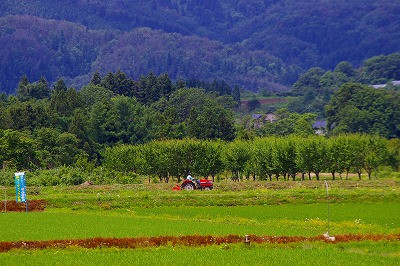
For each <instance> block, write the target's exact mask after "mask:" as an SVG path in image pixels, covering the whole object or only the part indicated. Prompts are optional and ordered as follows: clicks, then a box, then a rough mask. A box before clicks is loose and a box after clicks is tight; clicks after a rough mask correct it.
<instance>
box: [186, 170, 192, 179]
mask: <svg viewBox="0 0 400 266" xmlns="http://www.w3.org/2000/svg"><path fill="white" fill-rule="evenodd" d="M186 180H189V181H193V177H192V176H191V175H190V172H189V174H188V176H187V177H186Z"/></svg>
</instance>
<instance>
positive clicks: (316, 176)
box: [315, 172, 319, 180]
mask: <svg viewBox="0 0 400 266" xmlns="http://www.w3.org/2000/svg"><path fill="white" fill-rule="evenodd" d="M315 178H316V179H317V180H319V172H315Z"/></svg>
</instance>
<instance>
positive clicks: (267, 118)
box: [251, 113, 278, 128]
mask: <svg viewBox="0 0 400 266" xmlns="http://www.w3.org/2000/svg"><path fill="white" fill-rule="evenodd" d="M251 118H252V119H253V121H254V127H255V128H261V127H262V126H263V125H264V124H265V123H268V122H269V123H273V122H275V121H277V120H278V118H277V116H276V114H274V113H267V114H252V115H251Z"/></svg>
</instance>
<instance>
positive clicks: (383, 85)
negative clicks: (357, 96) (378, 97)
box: [371, 80, 400, 89]
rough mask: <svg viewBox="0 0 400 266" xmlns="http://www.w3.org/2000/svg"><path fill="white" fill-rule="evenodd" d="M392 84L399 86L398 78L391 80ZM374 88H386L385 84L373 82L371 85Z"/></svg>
mask: <svg viewBox="0 0 400 266" xmlns="http://www.w3.org/2000/svg"><path fill="white" fill-rule="evenodd" d="M391 83H392V85H393V86H400V80H394V81H392V82H391ZM371 87H372V88H374V89H382V88H386V84H375V85H372V86H371Z"/></svg>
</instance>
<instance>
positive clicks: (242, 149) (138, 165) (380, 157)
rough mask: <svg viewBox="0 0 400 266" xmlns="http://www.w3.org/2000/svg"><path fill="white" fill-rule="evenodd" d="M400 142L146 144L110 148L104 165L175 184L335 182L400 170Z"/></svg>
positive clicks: (360, 138) (348, 138) (363, 138)
mask: <svg viewBox="0 0 400 266" xmlns="http://www.w3.org/2000/svg"><path fill="white" fill-rule="evenodd" d="M399 164H400V141H399V140H398V139H393V140H390V141H388V140H386V139H384V138H381V137H375V136H369V135H357V134H356V135H342V136H338V137H334V138H329V139H326V138H323V137H308V138H301V137H294V136H290V137H281V138H279V137H269V138H257V139H255V140H252V141H242V140H235V141H233V142H230V143H225V142H221V141H199V140H193V139H184V140H170V141H161V142H151V143H147V144H143V145H136V146H133V145H119V146H115V147H110V148H107V149H106V151H105V153H104V166H105V167H107V168H109V169H112V170H117V171H125V172H131V171H133V172H136V173H140V174H144V175H148V176H149V178H150V177H151V176H152V177H155V176H157V177H159V178H160V180H165V181H166V182H168V181H169V179H170V178H176V179H177V180H178V182H180V180H181V178H183V177H185V176H186V175H187V174H188V173H193V174H195V175H197V176H202V177H206V178H208V177H212V178H213V179H214V177H215V176H216V175H219V174H221V173H223V172H229V173H231V175H232V179H233V180H240V179H241V178H243V177H245V178H247V179H250V178H251V177H252V178H253V180H256V179H260V180H268V179H269V180H272V179H273V178H276V179H277V180H278V179H279V177H283V178H284V179H285V180H286V179H289V178H292V179H293V180H295V178H296V175H297V174H301V178H302V180H304V179H305V178H306V176H308V178H309V179H311V178H312V177H311V173H314V174H315V177H316V179H317V180H319V177H320V173H321V172H328V173H331V174H332V178H333V179H335V178H336V175H337V174H340V176H341V175H342V174H343V173H346V177H347V176H348V174H349V173H350V172H355V173H357V174H358V177H359V178H360V179H361V174H362V172H363V171H366V172H367V173H368V176H369V178H371V177H372V172H373V171H378V167H379V166H382V165H390V166H392V167H394V168H395V169H398V167H399Z"/></svg>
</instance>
